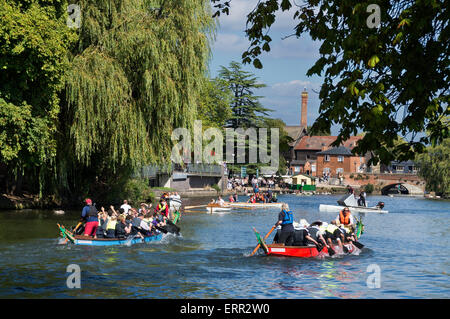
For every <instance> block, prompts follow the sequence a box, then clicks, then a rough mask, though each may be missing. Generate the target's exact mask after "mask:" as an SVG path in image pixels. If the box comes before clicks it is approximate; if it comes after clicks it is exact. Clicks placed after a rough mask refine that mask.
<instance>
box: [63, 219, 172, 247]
mask: <svg viewBox="0 0 450 319" xmlns="http://www.w3.org/2000/svg"><path fill="white" fill-rule="evenodd" d="M57 225H58V227H59V230H60V231H61V237H62V238H63V239H65V242H64V243H68V242H71V243H72V244H74V245H86V246H120V245H126V246H129V245H133V244H142V243H149V242H152V241H160V240H161V239H162V237H163V234H162V233H158V234H155V235H152V236H146V237H144V238H143V239H142V238H141V237H139V236H132V237H128V238H92V237H90V236H84V235H74V234H73V233H72V232H70V231H68V230H67V229H66V228H65V227H64V226H61V225H59V224H57Z"/></svg>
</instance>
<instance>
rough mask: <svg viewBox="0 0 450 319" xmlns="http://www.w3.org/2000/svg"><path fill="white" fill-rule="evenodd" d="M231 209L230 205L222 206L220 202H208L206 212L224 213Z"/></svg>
mask: <svg viewBox="0 0 450 319" xmlns="http://www.w3.org/2000/svg"><path fill="white" fill-rule="evenodd" d="M230 210H231V207H230V206H228V205H227V206H221V205H219V204H208V205H206V212H207V213H209V214H213V213H221V212H222V213H223V212H229V211H230Z"/></svg>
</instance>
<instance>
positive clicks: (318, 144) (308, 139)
mask: <svg viewBox="0 0 450 319" xmlns="http://www.w3.org/2000/svg"><path fill="white" fill-rule="evenodd" d="M336 138H337V136H303V137H302V138H301V139H300V141H298V143H297V145H295V147H294V150H319V151H321V150H322V149H328V148H330V144H331V143H333V142H334V141H335V140H336ZM360 139H362V136H350V138H349V139H348V140H346V141H345V142H343V145H344V146H345V147H348V148H349V149H353V148H354V147H355V146H356V143H357V141H359V140H360Z"/></svg>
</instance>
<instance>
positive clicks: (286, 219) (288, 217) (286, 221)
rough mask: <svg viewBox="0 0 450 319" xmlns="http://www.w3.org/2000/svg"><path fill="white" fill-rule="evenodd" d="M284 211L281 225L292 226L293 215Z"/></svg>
mask: <svg viewBox="0 0 450 319" xmlns="http://www.w3.org/2000/svg"><path fill="white" fill-rule="evenodd" d="M283 211H284V218H283V221H282V222H281V225H288V224H292V223H293V222H294V214H292V212H291V211H288V212H287V211H285V210H283Z"/></svg>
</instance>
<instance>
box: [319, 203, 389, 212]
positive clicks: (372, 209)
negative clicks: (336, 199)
mask: <svg viewBox="0 0 450 319" xmlns="http://www.w3.org/2000/svg"><path fill="white" fill-rule="evenodd" d="M347 207H348V208H349V209H350V212H351V213H376V214H387V213H388V211H387V210H382V209H379V208H376V207H355V206H347ZM342 209H344V207H343V206H337V205H324V204H320V206H319V211H320V212H325V213H339V212H340V211H341V210H342Z"/></svg>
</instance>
